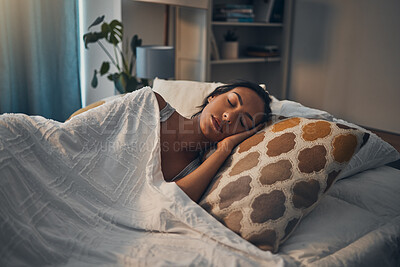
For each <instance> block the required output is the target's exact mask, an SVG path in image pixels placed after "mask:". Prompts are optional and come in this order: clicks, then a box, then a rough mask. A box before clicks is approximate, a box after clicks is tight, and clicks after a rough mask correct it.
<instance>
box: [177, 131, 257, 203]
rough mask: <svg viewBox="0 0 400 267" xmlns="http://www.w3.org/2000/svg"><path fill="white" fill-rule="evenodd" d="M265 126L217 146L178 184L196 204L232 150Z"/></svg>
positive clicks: (229, 138) (232, 137) (243, 133)
mask: <svg viewBox="0 0 400 267" xmlns="http://www.w3.org/2000/svg"><path fill="white" fill-rule="evenodd" d="M263 126H264V125H259V126H257V127H255V128H253V129H251V130H249V131H245V132H241V133H238V134H235V135H232V136H229V137H227V138H225V139H223V140H222V141H220V142H219V143H218V145H217V149H216V151H215V152H214V153H213V154H212V155H211V156H210V157H208V158H207V159H206V160H205V161H204V162H203V163H202V164H201V165H200V166H199V167H198V168H197V169H196V170H194V171H193V172H191V173H190V174H188V175H186V176H185V177H183V178H182V179H180V180H178V181H176V184H177V185H178V186H179V187H180V188H181V189H182V190H183V191H184V192H185V193H186V194H187V195H188V196H189V197H190V198H191V199H192V200H193V201H195V202H198V201H199V200H200V197H201V196H202V195H203V193H204V191H205V190H206V189H207V186H208V184H209V183H210V182H211V180H212V179H213V178H214V176H215V174H216V173H217V171H218V169H219V168H220V167H221V165H222V164H223V163H224V161H225V160H226V158H227V157H228V156H229V154H230V153H231V152H232V149H233V148H234V147H235V146H236V145H237V144H239V143H240V142H242V141H243V140H245V139H246V138H248V137H250V136H251V135H253V134H254V133H256V132H257V131H258V130H260V129H261V128H262V127H263Z"/></svg>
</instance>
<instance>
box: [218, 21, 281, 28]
mask: <svg viewBox="0 0 400 267" xmlns="http://www.w3.org/2000/svg"><path fill="white" fill-rule="evenodd" d="M211 25H213V26H244V27H249V26H250V27H282V26H283V23H266V22H230V21H212V22H211Z"/></svg>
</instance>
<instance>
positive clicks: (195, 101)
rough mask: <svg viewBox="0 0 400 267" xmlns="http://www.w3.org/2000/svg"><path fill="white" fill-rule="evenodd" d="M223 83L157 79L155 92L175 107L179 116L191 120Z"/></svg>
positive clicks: (154, 87)
mask: <svg viewBox="0 0 400 267" xmlns="http://www.w3.org/2000/svg"><path fill="white" fill-rule="evenodd" d="M221 85H223V83H207V82H197V81H184V80H180V81H173V80H163V79H158V78H156V79H155V80H154V82H153V90H154V91H155V92H157V93H159V94H160V95H161V96H162V97H163V98H164V99H165V101H167V102H168V103H169V104H170V105H171V106H172V107H174V108H175V109H176V110H177V112H178V113H179V114H181V115H182V116H184V117H186V118H190V117H191V116H192V115H193V114H195V113H196V112H198V111H199V109H198V108H197V107H198V106H200V105H201V104H203V100H204V99H205V98H206V97H207V96H208V95H209V94H210V93H211V92H212V91H214V89H215V88H217V87H218V86H221Z"/></svg>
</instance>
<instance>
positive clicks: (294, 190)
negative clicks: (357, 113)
mask: <svg viewBox="0 0 400 267" xmlns="http://www.w3.org/2000/svg"><path fill="white" fill-rule="evenodd" d="M368 136H369V135H368V134H365V133H364V132H362V131H359V130H357V129H355V128H350V127H347V126H345V125H343V124H339V123H333V122H328V121H324V120H311V119H306V118H298V117H295V118H290V119H285V120H282V121H279V122H277V123H275V124H272V125H271V126H267V127H266V128H265V129H264V130H263V131H261V132H259V133H257V134H255V135H253V136H251V137H250V138H248V139H247V140H245V141H244V142H242V143H241V144H240V145H239V146H238V147H236V148H235V149H234V151H233V152H232V154H231V156H230V157H229V158H228V159H227V160H226V162H225V163H224V165H223V166H222V167H221V168H220V170H219V171H218V173H217V175H216V176H215V178H214V180H213V181H212V182H211V183H210V186H209V188H208V189H207V191H206V192H205V194H204V195H203V197H202V199H201V201H200V205H201V206H202V207H203V208H204V209H205V210H207V211H208V212H209V213H211V214H212V215H213V216H214V217H215V218H217V219H218V220H219V221H221V222H222V223H223V224H225V225H226V226H227V227H228V228H230V229H231V230H232V231H234V232H236V233H237V234H239V235H240V236H242V237H243V238H244V239H246V240H248V241H249V242H251V243H253V244H254V245H256V246H258V247H259V248H261V249H263V250H270V251H272V252H277V250H278V247H279V244H280V243H282V242H283V241H284V240H286V239H287V238H288V236H289V234H290V233H291V232H292V231H293V230H294V228H295V227H296V225H297V224H298V223H299V221H300V220H301V219H302V217H303V216H304V215H306V214H307V213H308V212H310V211H311V210H312V209H313V208H314V207H315V205H316V204H317V203H318V202H319V200H320V199H321V197H322V196H323V195H324V194H325V193H326V191H327V190H328V189H329V187H330V186H331V185H332V184H333V183H334V181H335V180H336V178H337V176H338V174H339V173H340V171H341V170H343V169H344V167H345V166H346V165H347V163H348V162H349V161H350V159H351V158H352V156H353V154H354V153H356V152H357V151H358V150H359V148H360V147H361V146H362V144H363V143H364V142H365V141H366V140H367V139H368Z"/></svg>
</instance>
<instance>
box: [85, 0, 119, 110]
mask: <svg viewBox="0 0 400 267" xmlns="http://www.w3.org/2000/svg"><path fill="white" fill-rule="evenodd" d="M102 15H105V21H107V22H110V21H112V20H113V19H117V20H121V1H110V0H79V19H80V31H81V34H80V36H81V88H82V92H81V96H82V105H83V106H87V105H89V104H91V103H93V102H96V101H98V100H100V99H102V98H105V97H108V96H112V95H114V86H113V84H112V83H111V82H110V81H109V80H108V79H107V77H106V76H103V77H101V76H98V79H99V84H98V86H97V88H92V86H91V84H90V83H91V80H92V77H93V71H94V70H95V69H97V70H99V68H100V66H101V64H102V62H103V61H109V59H108V58H107V55H106V54H105V53H104V52H103V50H102V49H101V48H100V47H99V46H98V45H96V44H91V45H89V49H85V47H84V44H83V41H82V36H83V34H84V33H86V32H88V27H89V26H90V25H91V24H92V22H93V21H94V20H95V19H96V18H97V17H99V16H102ZM94 30H95V31H99V28H96V29H94ZM103 44H104V45H105V46H106V47H108V48H109V51H113V49H112V46H111V45H109V44H107V43H105V42H103Z"/></svg>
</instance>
